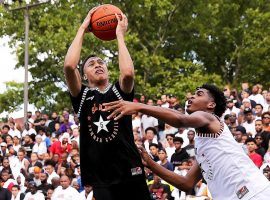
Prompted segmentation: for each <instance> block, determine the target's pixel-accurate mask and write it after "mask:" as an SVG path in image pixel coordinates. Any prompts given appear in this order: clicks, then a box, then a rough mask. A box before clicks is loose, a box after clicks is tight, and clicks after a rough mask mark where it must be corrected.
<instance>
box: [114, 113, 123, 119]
mask: <svg viewBox="0 0 270 200" xmlns="http://www.w3.org/2000/svg"><path fill="white" fill-rule="evenodd" d="M123 116H124V113H123V112H120V114H119V115H117V117H116V118H114V120H118V119H120V118H122V117H123Z"/></svg>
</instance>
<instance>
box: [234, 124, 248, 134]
mask: <svg viewBox="0 0 270 200" xmlns="http://www.w3.org/2000/svg"><path fill="white" fill-rule="evenodd" d="M236 131H240V132H241V133H242V134H246V133H247V131H246V128H245V127H243V126H240V125H239V126H237V127H236Z"/></svg>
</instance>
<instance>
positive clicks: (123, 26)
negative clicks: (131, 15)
mask: <svg viewBox="0 0 270 200" xmlns="http://www.w3.org/2000/svg"><path fill="white" fill-rule="evenodd" d="M115 16H116V19H117V21H118V24H117V27H116V36H124V35H125V33H126V32H127V27H128V19H127V16H126V15H124V14H123V13H121V17H120V16H119V15H117V14H115Z"/></svg>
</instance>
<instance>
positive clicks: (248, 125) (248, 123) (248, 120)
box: [242, 108, 256, 138]
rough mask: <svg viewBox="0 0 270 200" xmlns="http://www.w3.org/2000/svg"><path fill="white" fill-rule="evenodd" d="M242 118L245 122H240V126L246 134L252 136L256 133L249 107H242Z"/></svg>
mask: <svg viewBox="0 0 270 200" xmlns="http://www.w3.org/2000/svg"><path fill="white" fill-rule="evenodd" d="M244 120H245V122H244V123H243V124H242V126H243V127H245V129H246V132H247V134H248V135H250V136H252V137H253V138H254V136H255V134H256V130H255V120H254V118H253V114H252V110H251V109H250V108H245V109H244Z"/></svg>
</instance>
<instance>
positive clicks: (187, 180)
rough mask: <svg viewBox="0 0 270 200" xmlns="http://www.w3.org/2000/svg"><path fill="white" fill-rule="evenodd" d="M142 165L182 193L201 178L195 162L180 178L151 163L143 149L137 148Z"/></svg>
mask: <svg viewBox="0 0 270 200" xmlns="http://www.w3.org/2000/svg"><path fill="white" fill-rule="evenodd" d="M139 151H140V154H141V157H142V159H143V161H144V164H145V165H146V166H147V167H148V168H150V169H151V170H152V172H153V173H155V174H157V175H158V176H160V177H161V178H162V179H163V180H165V181H166V182H168V183H170V184H172V185H173V186H175V187H177V188H178V189H180V190H182V191H186V192H187V191H190V190H191V189H192V188H193V187H194V186H195V184H196V183H197V182H198V181H199V180H200V179H201V178H202V175H201V170H200V167H199V165H198V163H197V161H195V162H194V164H193V166H192V167H191V169H190V170H189V171H188V173H187V175H186V176H180V175H178V174H176V173H174V172H172V171H170V170H167V169H166V168H164V167H162V166H161V165H159V164H158V163H156V162H155V161H153V160H152V159H151V158H150V157H149V155H148V153H147V152H146V151H145V149H144V148H143V147H139Z"/></svg>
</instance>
